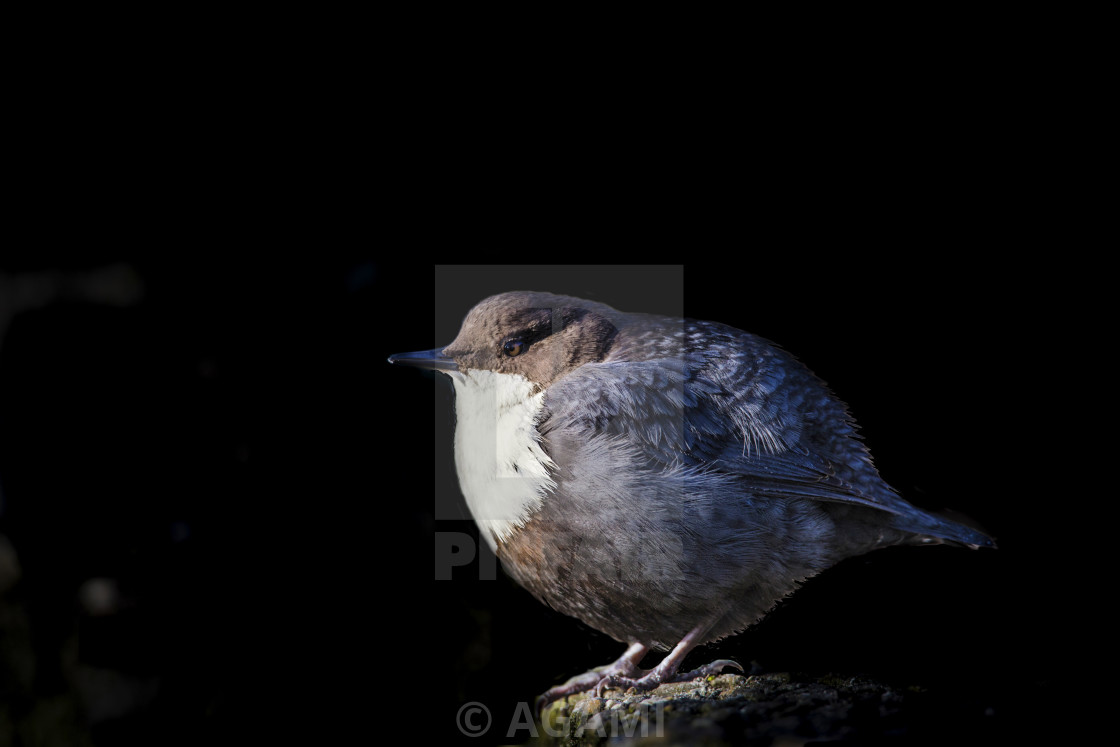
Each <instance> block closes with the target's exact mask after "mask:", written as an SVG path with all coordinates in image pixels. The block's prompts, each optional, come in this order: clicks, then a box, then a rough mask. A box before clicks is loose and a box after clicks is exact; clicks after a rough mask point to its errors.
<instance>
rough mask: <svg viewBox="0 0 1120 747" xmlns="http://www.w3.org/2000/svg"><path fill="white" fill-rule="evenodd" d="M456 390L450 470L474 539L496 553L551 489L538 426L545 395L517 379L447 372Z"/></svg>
mask: <svg viewBox="0 0 1120 747" xmlns="http://www.w3.org/2000/svg"><path fill="white" fill-rule="evenodd" d="M447 373H448V375H449V376H450V377H451V380H452V381H453V382H454V384H455V416H456V421H457V422H456V426H455V466H456V469H457V471H458V473H459V486H460V488H462V491H463V497H465V498H466V499H467V506H468V507H469V508H470V510H471V515H472V516H474V520H475V521H476V522H477V523H478V527H479V533H480V534H481V535H482V536H483V538H485V539H486V541H487V542H488V543H489V544H490V549H491V550H496V548H497V542H498V541H504V540H506V539H508V538H509V537H511V536H512V535H513V533H514V532H516V531H517V529H518V528H520V527H521V526H523V525H524V524H525V522H526V520H528V518H529V517H530V516H531V515H532V514H533V512H535V511H536V510H537V509H538V508H540V506H541V502H542V500H543V498H544V496H545V494H546V493H547V492H548V491H549V490H551V489H552V488H553V487H555V485H556V483H555V482H554V481H553V480H552V478H551V476H550V475H549V470H550V469H552V468H555V467H556V464H555V463H554V462H553V461H552V460H551V459H550V458H549V457H548V455H547V454H545V453H544V450H543V449H541V445H540V434H539V433H538V432H537V420H538V418H539V417H540V412H541V408H542V407H543V406H544V391H538V392H535V393H534V391H533V390H534V388H535V387H534V385H533V383H532V382H530V381H529V380H528V379H526V378H525V377H524V376H521V375H520V374H503V373H495V372H493V371H480V370H468V371H451V372H447Z"/></svg>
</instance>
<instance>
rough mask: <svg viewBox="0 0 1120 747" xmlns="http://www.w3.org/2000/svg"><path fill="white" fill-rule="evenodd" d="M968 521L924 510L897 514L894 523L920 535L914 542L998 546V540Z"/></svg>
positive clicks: (897, 527) (977, 546)
mask: <svg viewBox="0 0 1120 747" xmlns="http://www.w3.org/2000/svg"><path fill="white" fill-rule="evenodd" d="M968 521H970V520H969V519H967V518H964V517H955V518H953V519H949V518H947V517H944V516H939V515H937V514H933V513H926V512H924V511H923V512H920V513H919V512H914V513H910V514H906V515H904V516H902V515H899V516H896V517H895V520H894V522H893V524H894V527H895V528H896V529H901V530H902V531H904V532H916V533H917V534H918V535H920V536H919V537H918V538H916V539H915V541H914V544H942V543H945V542H949V543H952V544H956V545H963V546H965V547H970V548H972V549H973V550H976V549H979V548H981V547H992V548H994V547H995V546H996V541H995V540H994V539H992V538H991V537H990V536H988V534H987V533H985V532H983V531H982V530H980V529H977V528H975V527H972V526H968V524H966V523H964V522H968Z"/></svg>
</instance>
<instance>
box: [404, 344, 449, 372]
mask: <svg viewBox="0 0 1120 747" xmlns="http://www.w3.org/2000/svg"><path fill="white" fill-rule="evenodd" d="M389 362H390V363H397V364H400V365H402V366H416V367H417V368H430V369H432V370H433V371H458V370H459V366H458V364H456V363H455V359H454V358H448V357H447V356H446V355H444V354H443V348H436V349H435V350H421V351H420V352H418V353H397V354H396V355H390V356H389Z"/></svg>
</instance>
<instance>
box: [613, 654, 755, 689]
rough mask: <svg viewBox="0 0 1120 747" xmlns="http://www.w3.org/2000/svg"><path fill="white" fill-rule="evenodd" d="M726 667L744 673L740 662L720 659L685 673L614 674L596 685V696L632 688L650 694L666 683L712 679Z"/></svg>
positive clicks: (656, 668) (652, 670) (659, 668)
mask: <svg viewBox="0 0 1120 747" xmlns="http://www.w3.org/2000/svg"><path fill="white" fill-rule="evenodd" d="M724 667H735V668H736V669H738V670H739V671H740V672H742V671H743V667H742V666H740V665H739V663H738V662H735V661H732V660H731V659H719V660H718V661H713V662H712V663H711V664H705V665H704V666H702V667H699V668H697V669H693V670H692V671H691V672H683V673H677V672H672V671H668V670H665V671H660V670H661V667H655V668H653V669H651V670H649V671H648V672H646V673H645V674H644V675H643V676H642V677H638V678H632V677H628V676H626V675H622V674H612V675H609V676H607V677H604V678H603V679H601V680H600V681H599V682H598V683H597V684H596V685H595V691H594V695H595V697H597V698H602V697H605V696H604V695H603V693H604V692H605V691H607V690H612V689H618V690H622V691H626V690H629V689H630V688H634V689H635V690H637V691H638V692H648V691H650V690H654V689H656V688H657V686H658V685H661V684H663V683H666V682H688V681H689V680H695V679H699V678H700V677H710V676H712V675H715V674H719V673H720V672H722V671H723V668H724Z"/></svg>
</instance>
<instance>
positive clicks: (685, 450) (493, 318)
mask: <svg viewBox="0 0 1120 747" xmlns="http://www.w3.org/2000/svg"><path fill="white" fill-rule="evenodd" d="M389 362H390V363H392V364H396V365H407V366H418V367H421V368H427V369H432V370H435V371H438V372H441V373H442V374H445V375H447V376H448V377H450V379H451V382H452V384H453V388H454V392H455V417H456V426H455V436H454V441H455V443H454V454H455V465H456V472H457V474H458V479H459V485H460V488H461V489H462V493H463V496H464V498H465V499H466V503H467V506H468V508H469V510H470V512H471V514H472V516H473V518H474V520H475V522H476V523H477V525H478V529H479V535H480V537H481V538H482V539H483V540H484V541H485V542H486V543H487V544H488V545H489V546H490V548H491V550H493V551H494V553H495V554H496V555H497V557H498V558H499V559H500V561H501V565H502V568H503V570H504V571H505V572H506V573H507V574H508V575H510V576H511V577H512V578H513V579H514V580H515V581H516V582H517V583H519V584H520V585H521V586H523V587H524V588H525V589H527V590H528V591H529V592H530V593H531V594H532V595H533V596H534V597H536V598H537V599H538V600H539V601H541V602H543V603H544V604H546V605H548V606H550V607H552V608H554V609H556V610H558V611H559V612H561V613H564V614H566V615H569V616H572V617H575V618H577V619H578V620H580V621H582V622H583V623H585V624H586V625H588V626H590V627H592V628H594V629H596V630H599V631H601V632H603V633H605V634H606V635H608V636H610V637H611V638H613V639H615V640H616V641H618V642H619V643H621V644H624V645H625V646H626V649H625V651H624V652H623V653H622V655H621V656H620V657H619V658H618V659H617V660H616V661H614V662H612V663H610V664H608V665H605V666H600V667H595V668H593V669H590V670H589V671H588V672H586V673H584V674H581V675H577V676H575V677H573V678H571V679H570V680H568V681H567V682H565V683H564V684H562V685H557V686H555V687H552V688H550V689H549V690H548V691H546V692H545V693H544V694H542V695H541V696H540V697H539V698H538V699H537V707H538V710H540V709H541V708H543V707H544V706H545V705H547V704H549V703H551V702H554V701H556V700H558V699H560V698H563V697H566V696H569V695H574V694H576V693H580V692H585V691H591V692H592V693H593V694H594V695H597V696H603V694H604V693H605V692H606V691H607V690H608V689H612V688H620V689H628V688H635V689H636V690H637V691H648V690H652V689H654V688H656V687H658V686H659V685H660V684H662V683H666V682H677V681H686V680H690V679H694V678H696V677H704V676H708V675H712V674H716V673H719V672H722V671H723V670H724V669H725V668H728V667H730V668H735V669H738V670H740V671H742V667H741V666H740V665H739V664H738V663H737V662H735V661H733V660H730V659H719V660H717V661H713V662H711V663H709V664H706V665H704V666H701V667H699V668H697V669H693V670H690V671H687V672H681V666H682V663H683V662H684V660H685V657H686V656H687V655H688V654H689V652H691V651H692V650H693V649H694V648H695V647H696V646H699V645H702V644H705V643H710V642H713V641H717V640H720V639H723V638H726V637H728V636H732V635H736V634H738V633H741V632H742V631H744V630H746V629H747V628H748V627H750V626H751V625H753V624H754V623H756V622H758V621H759V620H760V619H762V618H763V617H764V616H765V615H766V614H767V613H768V612H769V611H770V610H772V609H773V608H774V606H775V605H776V604H777V603H778V602H779V601H781V600H782V599H783V598H785V597H787V596H789V595H790V594H792V593H793V592H794V591H795V590H796V589H797V588H798V587H799V586H800V585H801V584H802V583H803V582H804V581H805V580H806V579H808V578H810V577H812V576H815V575H817V574H818V573H821V572H822V571H824V570H826V569H827V568H829V567H831V566H833V565H835V564H836V563H838V562H840V561H841V560H844V559H845V558H849V557H853V556H857V555H861V554H863V553H867V552H870V551H873V550H876V549H879V548H884V547H889V546H893V545H932V544H949V545H957V546H963V547H967V548H972V549H977V548H981V547H995V541H994V539H993V538H992V537H991V536H989V535H988V534H987V533H985V532H983V531H981V530H979V529H977V528H974V527H972V526H968V525H966V524H964V523H961V522H960V521H955V520H950V519H948V518H945V517H942V516H939V515H936V514H934V513H931V512H927V511H924V510H922V509H919V508H917V507H915V506H913V505H911V504H910V503H908V502H907V501H906V500H904V499H903V498H902V497H901V496H900V495H899V493H898V492H897V491H896V490H894V489H893V488H892V487H891V486H890V485H888V484H887V483H886V482H885V481H884V480H883V478H882V477H881V476H880V475H879V472H878V470H877V469H876V467H875V466H874V464H873V462H872V458H871V455H870V453H869V450H868V449H867V447H866V445H865V443H864V441H863V440H862V438H861V437H860V435H859V433H858V431H857V425H856V422H855V420H854V418H853V417H852V415H851V414H850V413H849V410H848V407H847V406H846V405H845V404H844V403H843V402H842V401H841V400H840V399H838V398H837V397H836V396H835V395H834V394H833V393H832V392H831V391H830V389H829V387H828V386H827V385H826V384H825V383H824V382H823V381H822V380H821V379H819V378H818V377H817V376H816V375H815V374H813V373H812V372H811V371H810V370H809V369H808V368H807V367H806V366H805V365H804V364H802V363H801V362H800V361H799V360H797V359H796V358H795V357H794V356H793V355H792V354H790V353H788V352H786V351H785V350H784V349H783V348H781V347H780V346H779V345H777V344H775V343H772V342H770V341H768V340H766V339H763V338H761V337H758V336H756V335H753V334H751V333H748V332H744V331H742V330H739V329H737V328H735V327H732V326H728V325H726V324H721V323H718V322H712V321H702V320H695V319H689V318H676V317H669V316H662V315H656V314H644V313H635V312H624V311H619V310H617V309H615V308H613V307H611V306H608V305H606V304H604V303H601V302H598V301H590V300H585V299H580V298H575V297H571V296H565V295H557V294H552V293H546V292H537V291H511V292H506V293H500V294H498V295H494V296H490V297H488V298H486V299H484V300H482V301H480V302H479V303H478V304H477V305H475V306H474V307H473V308H472V309H471V310H470V311H469V312H468V313H467V315H466V317H465V319H464V320H463V323H462V326H461V329H460V331H459V334H458V336H456V338H455V339H454V340H453V341H452V342H451V343H450V344H449V345H446V346H444V347H442V348H436V349H434V350H427V351H421V352H415V353H401V354H396V355H393V356H391V357H390V358H389ZM651 650H656V651H662V652H667V654H666V655H665V656H664V657H663V658H662V659H661V660H660V662H659V663H658V664H657V665H656V666H654V667H652V668H651V669H641V668H640V664H641V662H642V660H643V658H644V657H645V656H646V654H647V653H648V652H650V651H651Z"/></svg>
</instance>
